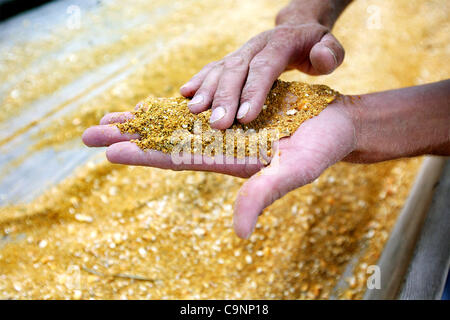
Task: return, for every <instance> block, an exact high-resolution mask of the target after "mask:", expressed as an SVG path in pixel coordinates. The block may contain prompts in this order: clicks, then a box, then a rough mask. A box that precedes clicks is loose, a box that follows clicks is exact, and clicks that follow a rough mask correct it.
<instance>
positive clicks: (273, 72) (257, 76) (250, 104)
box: [236, 44, 292, 123]
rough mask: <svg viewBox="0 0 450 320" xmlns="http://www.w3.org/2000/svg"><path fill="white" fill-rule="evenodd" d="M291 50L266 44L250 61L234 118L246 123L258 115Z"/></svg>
mask: <svg viewBox="0 0 450 320" xmlns="http://www.w3.org/2000/svg"><path fill="white" fill-rule="evenodd" d="M291 53H292V52H291V50H289V49H281V48H279V47H277V46H275V45H271V44H268V45H267V46H266V47H265V48H264V49H263V50H262V51H261V52H260V53H258V54H257V55H256V56H255V57H254V58H253V60H252V61H251V63H250V68H249V71H248V76H247V81H246V83H245V86H244V88H243V90H242V95H241V101H240V102H241V105H240V107H239V111H238V113H237V116H236V118H237V119H238V121H239V122H241V123H248V122H250V121H252V120H254V119H256V117H257V116H258V114H259V113H260V112H261V109H262V107H263V105H264V102H265V100H266V97H267V94H268V93H269V91H270V88H271V87H272V85H273V83H274V82H275V80H276V79H277V78H278V77H279V75H280V74H281V73H282V72H283V71H284V70H285V68H286V65H287V64H288V62H289V59H290V56H291Z"/></svg>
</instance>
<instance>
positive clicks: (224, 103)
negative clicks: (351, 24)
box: [180, 22, 344, 129]
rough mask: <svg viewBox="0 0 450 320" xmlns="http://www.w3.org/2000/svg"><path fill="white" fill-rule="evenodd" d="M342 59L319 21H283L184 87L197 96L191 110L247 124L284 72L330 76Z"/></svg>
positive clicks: (214, 123)
mask: <svg viewBox="0 0 450 320" xmlns="http://www.w3.org/2000/svg"><path fill="white" fill-rule="evenodd" d="M343 60H344V49H343V47H342V46H341V45H340V44H339V42H338V41H337V40H336V38H335V37H334V36H333V35H332V34H331V33H330V31H329V29H328V28H326V27H325V26H323V25H321V24H319V23H315V22H312V23H306V24H295V25H294V24H286V25H279V26H277V27H275V28H274V29H272V30H269V31H266V32H263V33H261V34H259V35H257V36H256V37H254V38H252V39H251V40H250V41H248V42H247V43H246V44H244V45H243V46H242V47H241V48H240V49H238V50H237V51H235V52H233V53H231V54H229V55H227V56H226V57H225V58H223V59H222V60H219V61H217V62H212V63H210V64H208V65H207V66H205V67H204V68H203V69H202V70H201V71H200V72H199V73H197V74H196V75H195V76H194V77H193V78H192V79H191V80H190V81H188V82H187V83H186V84H185V85H184V86H182V87H181V89H180V91H181V94H182V95H183V96H185V97H193V98H192V100H191V102H190V104H189V109H190V110H191V111H192V112H193V113H199V112H202V111H204V110H206V109H208V108H210V107H211V108H212V109H213V113H212V115H211V118H210V122H211V127H213V128H216V129H226V128H228V127H230V126H231V125H232V123H233V121H234V120H235V118H237V119H238V121H239V122H241V123H248V122H250V121H252V120H254V119H255V118H256V117H257V116H258V114H259V113H260V111H261V109H262V107H263V104H264V101H265V99H266V96H267V94H268V93H269V90H270V88H271V86H272V84H273V83H274V81H275V80H276V79H277V78H278V76H279V75H280V74H281V73H282V72H283V71H285V70H289V69H298V70H300V71H303V72H305V73H308V74H311V75H320V74H328V73H331V72H332V71H333V70H335V69H336V68H337V67H338V66H339V65H340V64H341V63H342V61H343Z"/></svg>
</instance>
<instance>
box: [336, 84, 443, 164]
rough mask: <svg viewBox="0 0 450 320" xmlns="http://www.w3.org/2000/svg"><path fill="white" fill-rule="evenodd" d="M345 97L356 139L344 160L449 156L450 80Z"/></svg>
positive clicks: (360, 160) (372, 160)
mask: <svg viewBox="0 0 450 320" xmlns="http://www.w3.org/2000/svg"><path fill="white" fill-rule="evenodd" d="M344 100H345V102H344V103H345V105H346V108H347V110H349V111H350V113H351V115H352V118H353V119H354V124H355V135H356V141H357V142H356V147H355V151H354V152H352V153H351V154H350V155H349V156H348V157H347V158H346V159H345V160H348V161H354V162H377V161H384V160H389V159H395V158H401V157H412V156H417V155H423V154H433V155H445V156H449V155H450V80H445V81H441V82H436V83H431V84H427V85H422V86H416V87H410V88H404V89H398V90H392V91H386V92H379V93H373V94H368V95H363V96H361V97H346V98H344Z"/></svg>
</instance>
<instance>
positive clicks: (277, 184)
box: [83, 97, 356, 238]
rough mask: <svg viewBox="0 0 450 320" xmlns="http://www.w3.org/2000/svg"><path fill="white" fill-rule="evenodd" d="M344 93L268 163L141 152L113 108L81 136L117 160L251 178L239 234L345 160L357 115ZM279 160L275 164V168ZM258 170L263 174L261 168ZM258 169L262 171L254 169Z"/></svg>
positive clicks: (237, 221)
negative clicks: (189, 160)
mask: <svg viewBox="0 0 450 320" xmlns="http://www.w3.org/2000/svg"><path fill="white" fill-rule="evenodd" d="M346 100H347V98H346V97H340V98H339V99H338V100H336V101H334V102H333V103H332V104H330V105H329V106H328V107H327V108H326V109H325V110H324V111H322V113H320V114H319V116H317V117H315V118H312V119H310V120H308V121H306V122H304V123H303V124H302V125H301V126H300V128H299V129H297V131H296V132H295V133H294V134H293V135H292V136H291V137H289V138H283V139H281V140H280V141H279V142H278V143H277V144H276V145H275V149H277V150H278V151H279V152H275V156H274V158H273V159H272V162H271V164H270V165H269V166H267V167H264V166H263V165H262V164H261V163H258V164H253V165H250V164H242V165H241V164H231V165H229V164H217V163H212V164H208V163H207V161H202V163H201V164H178V165H176V164H174V163H173V162H172V158H171V155H169V154H164V153H162V152H159V151H155V150H147V151H143V150H141V149H139V147H138V146H137V145H136V144H134V143H132V142H130V141H129V140H130V139H136V138H138V136H136V135H124V134H121V133H120V130H119V129H118V128H117V127H116V126H111V125H108V124H111V123H116V122H123V121H125V120H126V119H129V118H130V117H132V114H131V113H129V112H128V113H127V112H125V113H111V114H108V115H106V116H105V117H103V119H102V120H101V122H100V125H99V126H95V127H91V128H89V129H87V130H86V131H85V132H84V134H83V141H84V143H85V144H86V145H88V146H91V147H101V146H108V148H107V149H106V156H107V158H108V160H109V161H111V162H113V163H120V164H128V165H142V166H151V167H157V168H163V169H172V170H201V171H214V172H220V173H226V174H230V175H234V176H239V177H250V179H248V180H247V181H246V182H245V183H244V185H243V186H242V188H241V190H240V191H239V194H238V196H237V199H236V204H235V208H234V229H235V231H236V234H237V235H238V236H239V237H241V238H248V237H249V236H250V234H251V233H252V231H253V229H254V227H255V225H256V220H257V218H258V216H259V215H260V214H261V213H262V211H263V209H264V208H266V207H267V206H269V205H270V204H271V203H272V202H274V201H275V200H277V199H279V198H280V197H282V196H283V195H285V194H286V193H287V192H289V191H291V190H293V189H296V188H298V187H301V186H303V185H305V184H308V183H310V182H312V181H314V180H315V179H316V178H317V177H318V176H319V175H320V174H321V173H322V172H323V171H324V170H325V169H326V168H327V167H329V166H330V165H332V164H334V163H336V162H337V161H339V160H341V159H343V158H344V157H345V156H347V155H348V154H349V153H350V152H352V151H353V150H354V148H355V146H356V138H355V127H354V125H353V122H354V121H353V120H352V119H353V116H352V114H351V113H350V112H349V111H350V110H352V108H348V107H347V103H345V101H346ZM275 164H276V167H274V166H275ZM258 172H259V173H258ZM256 173H258V174H256Z"/></svg>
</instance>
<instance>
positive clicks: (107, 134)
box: [81, 125, 139, 147]
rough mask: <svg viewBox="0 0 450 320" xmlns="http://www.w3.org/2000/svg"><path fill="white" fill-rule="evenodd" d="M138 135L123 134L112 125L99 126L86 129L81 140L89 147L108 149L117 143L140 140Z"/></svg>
mask: <svg viewBox="0 0 450 320" xmlns="http://www.w3.org/2000/svg"><path fill="white" fill-rule="evenodd" d="M138 138H139V135H137V134H123V133H121V132H120V129H119V128H117V127H116V126H112V125H99V126H93V127H90V128H88V129H86V130H85V131H84V132H83V135H82V137H81V139H82V140H83V143H84V144H85V145H87V146H88V147H106V146H109V145H111V144H114V143H116V142H121V141H128V140H132V139H138Z"/></svg>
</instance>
